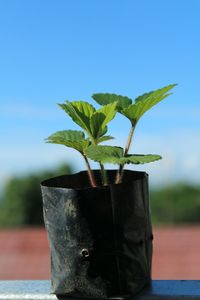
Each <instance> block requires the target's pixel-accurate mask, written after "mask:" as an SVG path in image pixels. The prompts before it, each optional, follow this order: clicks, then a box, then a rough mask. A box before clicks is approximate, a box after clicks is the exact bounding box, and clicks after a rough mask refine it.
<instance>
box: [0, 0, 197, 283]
mask: <svg viewBox="0 0 200 300" xmlns="http://www.w3.org/2000/svg"><path fill="white" fill-rule="evenodd" d="M199 12H200V2H199V1H198V0H192V1H190V2H189V1H187V0H176V1H174V0H163V1H159V0H152V1H148V0H140V1H132V0H125V1H119V0H110V1H106V0H101V1H92V0H85V1H81V0H73V1H71V0H59V1H55V0H48V1H47V0H43V1H39V0H34V1H33V0H29V1H25V0H18V1H14V0H6V1H5V0H3V1H1V2H0V23H1V26H0V39H1V47H0V70H1V71H0V86H1V88H0V136H1V147H0V153H1V155H0V279H47V278H49V277H50V258H49V248H48V244H47V237H46V233H45V230H44V224H43V218H42V200H41V194H40V181H41V180H44V179H46V178H49V177H52V176H56V175H60V174H67V173H72V172H77V171H79V170H83V169H85V166H84V162H83V161H82V159H81V157H79V154H78V153H76V152H74V151H73V150H70V149H67V148H64V147H63V146H58V145H50V144H45V143H44V139H45V138H46V137H48V136H49V135H50V134H51V133H53V132H55V131H58V130H63V129H78V127H77V126H76V125H74V124H73V123H72V122H71V120H70V119H69V117H68V116H67V115H66V114H65V113H64V112H63V111H62V110H61V109H59V107H58V106H57V103H62V102H64V101H65V100H86V101H89V102H90V103H92V104H93V105H94V106H95V107H98V105H96V104H95V103H94V102H93V100H92V99H91V95H92V94H93V93H97V92H109V93H117V94H121V95H126V96H129V97H131V98H133V99H134V98H135V97H137V96H138V95H141V94H143V93H144V92H148V91H151V90H154V89H157V88H161V87H163V86H165V85H168V84H171V83H178V86H177V87H176V88H175V89H174V91H173V92H174V94H173V95H171V96H170V97H169V98H167V99H166V100H164V101H162V102H161V103H159V104H158V105H157V106H155V107H154V108H153V109H152V110H151V111H149V112H148V113H146V114H145V115H144V116H143V117H142V119H141V120H140V122H139V124H138V126H137V128H136V132H135V136H134V141H133V144H132V152H134V153H144V154H145V153H146V154H147V153H155V154H160V155H161V156H162V157H163V159H162V161H158V162H155V163H151V164H148V165H143V166H137V167H135V168H132V167H130V168H132V169H136V170H142V171H143V170H144V171H146V172H148V173H149V176H150V197H151V198H150V199H151V210H152V218H153V226H154V259H153V278H155V279H199V278H200V267H199V266H200V256H199V249H200V172H199V169H200V157H199V153H200V139H199V132H200V101H199V95H198V87H199V80H200V73H199V70H200V59H199V53H200V39H199V36H200V19H199ZM128 131H129V122H128V120H127V121H126V119H122V117H120V116H118V117H117V118H116V119H115V120H114V121H113V122H111V124H110V126H109V132H110V134H111V135H112V136H114V137H116V138H115V140H114V141H112V143H111V144H115V145H120V146H122V147H123V146H124V145H125V143H126V139H127V135H128ZM92 167H94V168H95V167H96V165H95V164H94V163H92ZM107 167H108V168H113V166H109V165H108V166H107ZM27 265H28V266H29V267H28V268H27Z"/></svg>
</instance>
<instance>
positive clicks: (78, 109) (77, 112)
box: [59, 101, 96, 135]
mask: <svg viewBox="0 0 200 300" xmlns="http://www.w3.org/2000/svg"><path fill="white" fill-rule="evenodd" d="M59 106H60V107H61V108H62V109H63V110H64V111H65V112H66V113H67V114H68V115H69V116H70V117H71V118H72V120H73V121H74V122H75V123H76V124H78V125H79V126H80V127H81V128H83V129H84V130H85V131H86V132H87V133H88V134H89V135H91V130H90V119H91V117H92V115H93V114H94V112H95V111H96V110H95V108H94V107H93V106H92V105H91V104H89V103H88V102H84V101H74V102H69V101H66V103H64V104H59Z"/></svg>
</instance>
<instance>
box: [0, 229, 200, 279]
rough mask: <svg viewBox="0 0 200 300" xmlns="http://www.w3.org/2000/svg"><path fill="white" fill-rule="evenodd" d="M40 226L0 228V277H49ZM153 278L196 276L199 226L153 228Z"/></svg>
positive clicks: (199, 259)
mask: <svg viewBox="0 0 200 300" xmlns="http://www.w3.org/2000/svg"><path fill="white" fill-rule="evenodd" d="M49 278H50V258H49V247H48V242H47V237H46V232H45V230H44V229H22V230H0V279H49ZM153 278H154V279H200V226H199V227H179V228H155V229H154V257H153Z"/></svg>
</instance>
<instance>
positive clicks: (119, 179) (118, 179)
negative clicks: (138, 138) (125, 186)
mask: <svg viewBox="0 0 200 300" xmlns="http://www.w3.org/2000/svg"><path fill="white" fill-rule="evenodd" d="M135 126H136V124H134V125H132V126H131V130H130V133H129V136H128V140H127V143H126V147H125V150H124V156H126V155H127V154H128V151H129V149H130V146H131V142H132V138H133V133H134V130H135ZM123 173H124V165H120V166H119V170H118V172H117V175H116V179H115V183H121V182H122V178H123Z"/></svg>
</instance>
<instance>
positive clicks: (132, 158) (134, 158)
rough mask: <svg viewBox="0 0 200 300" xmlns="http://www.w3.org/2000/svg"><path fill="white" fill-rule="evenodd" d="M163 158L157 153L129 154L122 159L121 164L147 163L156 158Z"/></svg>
mask: <svg viewBox="0 0 200 300" xmlns="http://www.w3.org/2000/svg"><path fill="white" fill-rule="evenodd" d="M159 159H162V157H161V156H160V155H157V154H146V155H142V154H128V155H126V156H125V157H122V158H121V159H120V163H121V164H135V165H138V164H145V163H150V162H153V161H156V160H159Z"/></svg>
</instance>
